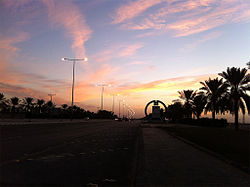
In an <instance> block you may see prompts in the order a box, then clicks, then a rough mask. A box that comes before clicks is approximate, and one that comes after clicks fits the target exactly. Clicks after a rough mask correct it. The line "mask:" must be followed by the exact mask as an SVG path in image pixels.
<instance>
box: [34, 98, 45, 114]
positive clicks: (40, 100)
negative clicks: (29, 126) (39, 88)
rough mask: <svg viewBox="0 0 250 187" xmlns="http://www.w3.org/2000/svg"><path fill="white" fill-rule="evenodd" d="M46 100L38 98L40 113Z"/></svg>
mask: <svg viewBox="0 0 250 187" xmlns="http://www.w3.org/2000/svg"><path fill="white" fill-rule="evenodd" d="M44 103H45V101H44V100H43V99H37V102H36V104H37V105H38V109H39V113H41V112H42V106H43V105H44Z"/></svg>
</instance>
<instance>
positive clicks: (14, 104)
mask: <svg viewBox="0 0 250 187" xmlns="http://www.w3.org/2000/svg"><path fill="white" fill-rule="evenodd" d="M10 102H11V105H12V109H11V111H12V112H14V113H15V112H16V107H17V106H18V105H19V102H20V99H19V98H18V97H12V98H10Z"/></svg>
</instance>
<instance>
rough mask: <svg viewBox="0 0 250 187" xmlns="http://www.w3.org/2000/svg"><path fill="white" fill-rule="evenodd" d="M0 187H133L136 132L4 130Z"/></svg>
mask: <svg viewBox="0 0 250 187" xmlns="http://www.w3.org/2000/svg"><path fill="white" fill-rule="evenodd" d="M0 128H1V138H0V142H1V147H0V150H1V158H0V182H1V185H73V186H75V185H81V186H86V185H88V184H98V185H114V186H117V185H131V184H132V183H133V181H134V178H133V176H134V173H133V172H134V165H135V164H134V163H135V159H134V158H135V156H134V155H135V145H136V140H137V137H138V132H139V128H138V126H137V125H135V124H132V125H129V124H128V123H125V122H115V121H111V120H110V121H91V120H90V121H86V122H79V123H70V122H69V123H53V124H42V123H40V124H27V125H24V124H23V125H20V124H18V125H4V126H3V125H2V126H0Z"/></svg>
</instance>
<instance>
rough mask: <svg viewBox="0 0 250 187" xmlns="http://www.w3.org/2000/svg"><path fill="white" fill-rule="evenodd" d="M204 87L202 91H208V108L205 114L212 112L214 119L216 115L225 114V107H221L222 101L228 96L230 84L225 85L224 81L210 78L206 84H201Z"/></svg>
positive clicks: (206, 107)
mask: <svg viewBox="0 0 250 187" xmlns="http://www.w3.org/2000/svg"><path fill="white" fill-rule="evenodd" d="M200 83H201V84H202V85H203V87H201V88H200V90H204V91H206V102H207V103H206V106H205V112H207V111H211V112H212V118H213V119H215V113H219V112H223V111H224V110H225V108H224V106H223V105H220V103H221V101H222V99H223V98H224V97H225V96H226V94H227V88H228V84H226V83H223V80H222V79H218V77H217V78H215V79H211V78H209V79H208V80H206V81H205V82H200Z"/></svg>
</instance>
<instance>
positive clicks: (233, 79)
mask: <svg viewBox="0 0 250 187" xmlns="http://www.w3.org/2000/svg"><path fill="white" fill-rule="evenodd" d="M219 75H220V76H222V77H223V78H224V79H225V80H226V83H227V84H229V85H230V93H229V98H230V101H231V103H232V108H231V112H233V113H234V124H235V129H236V130H238V128H239V123H238V120H239V109H240V108H241V110H242V111H243V113H245V108H247V110H248V113H249V114H250V96H249V95H248V94H247V91H250V86H249V82H250V74H247V69H246V68H243V69H240V68H235V67H232V68H229V67H228V68H227V71H226V72H225V71H223V72H222V73H219Z"/></svg>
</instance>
